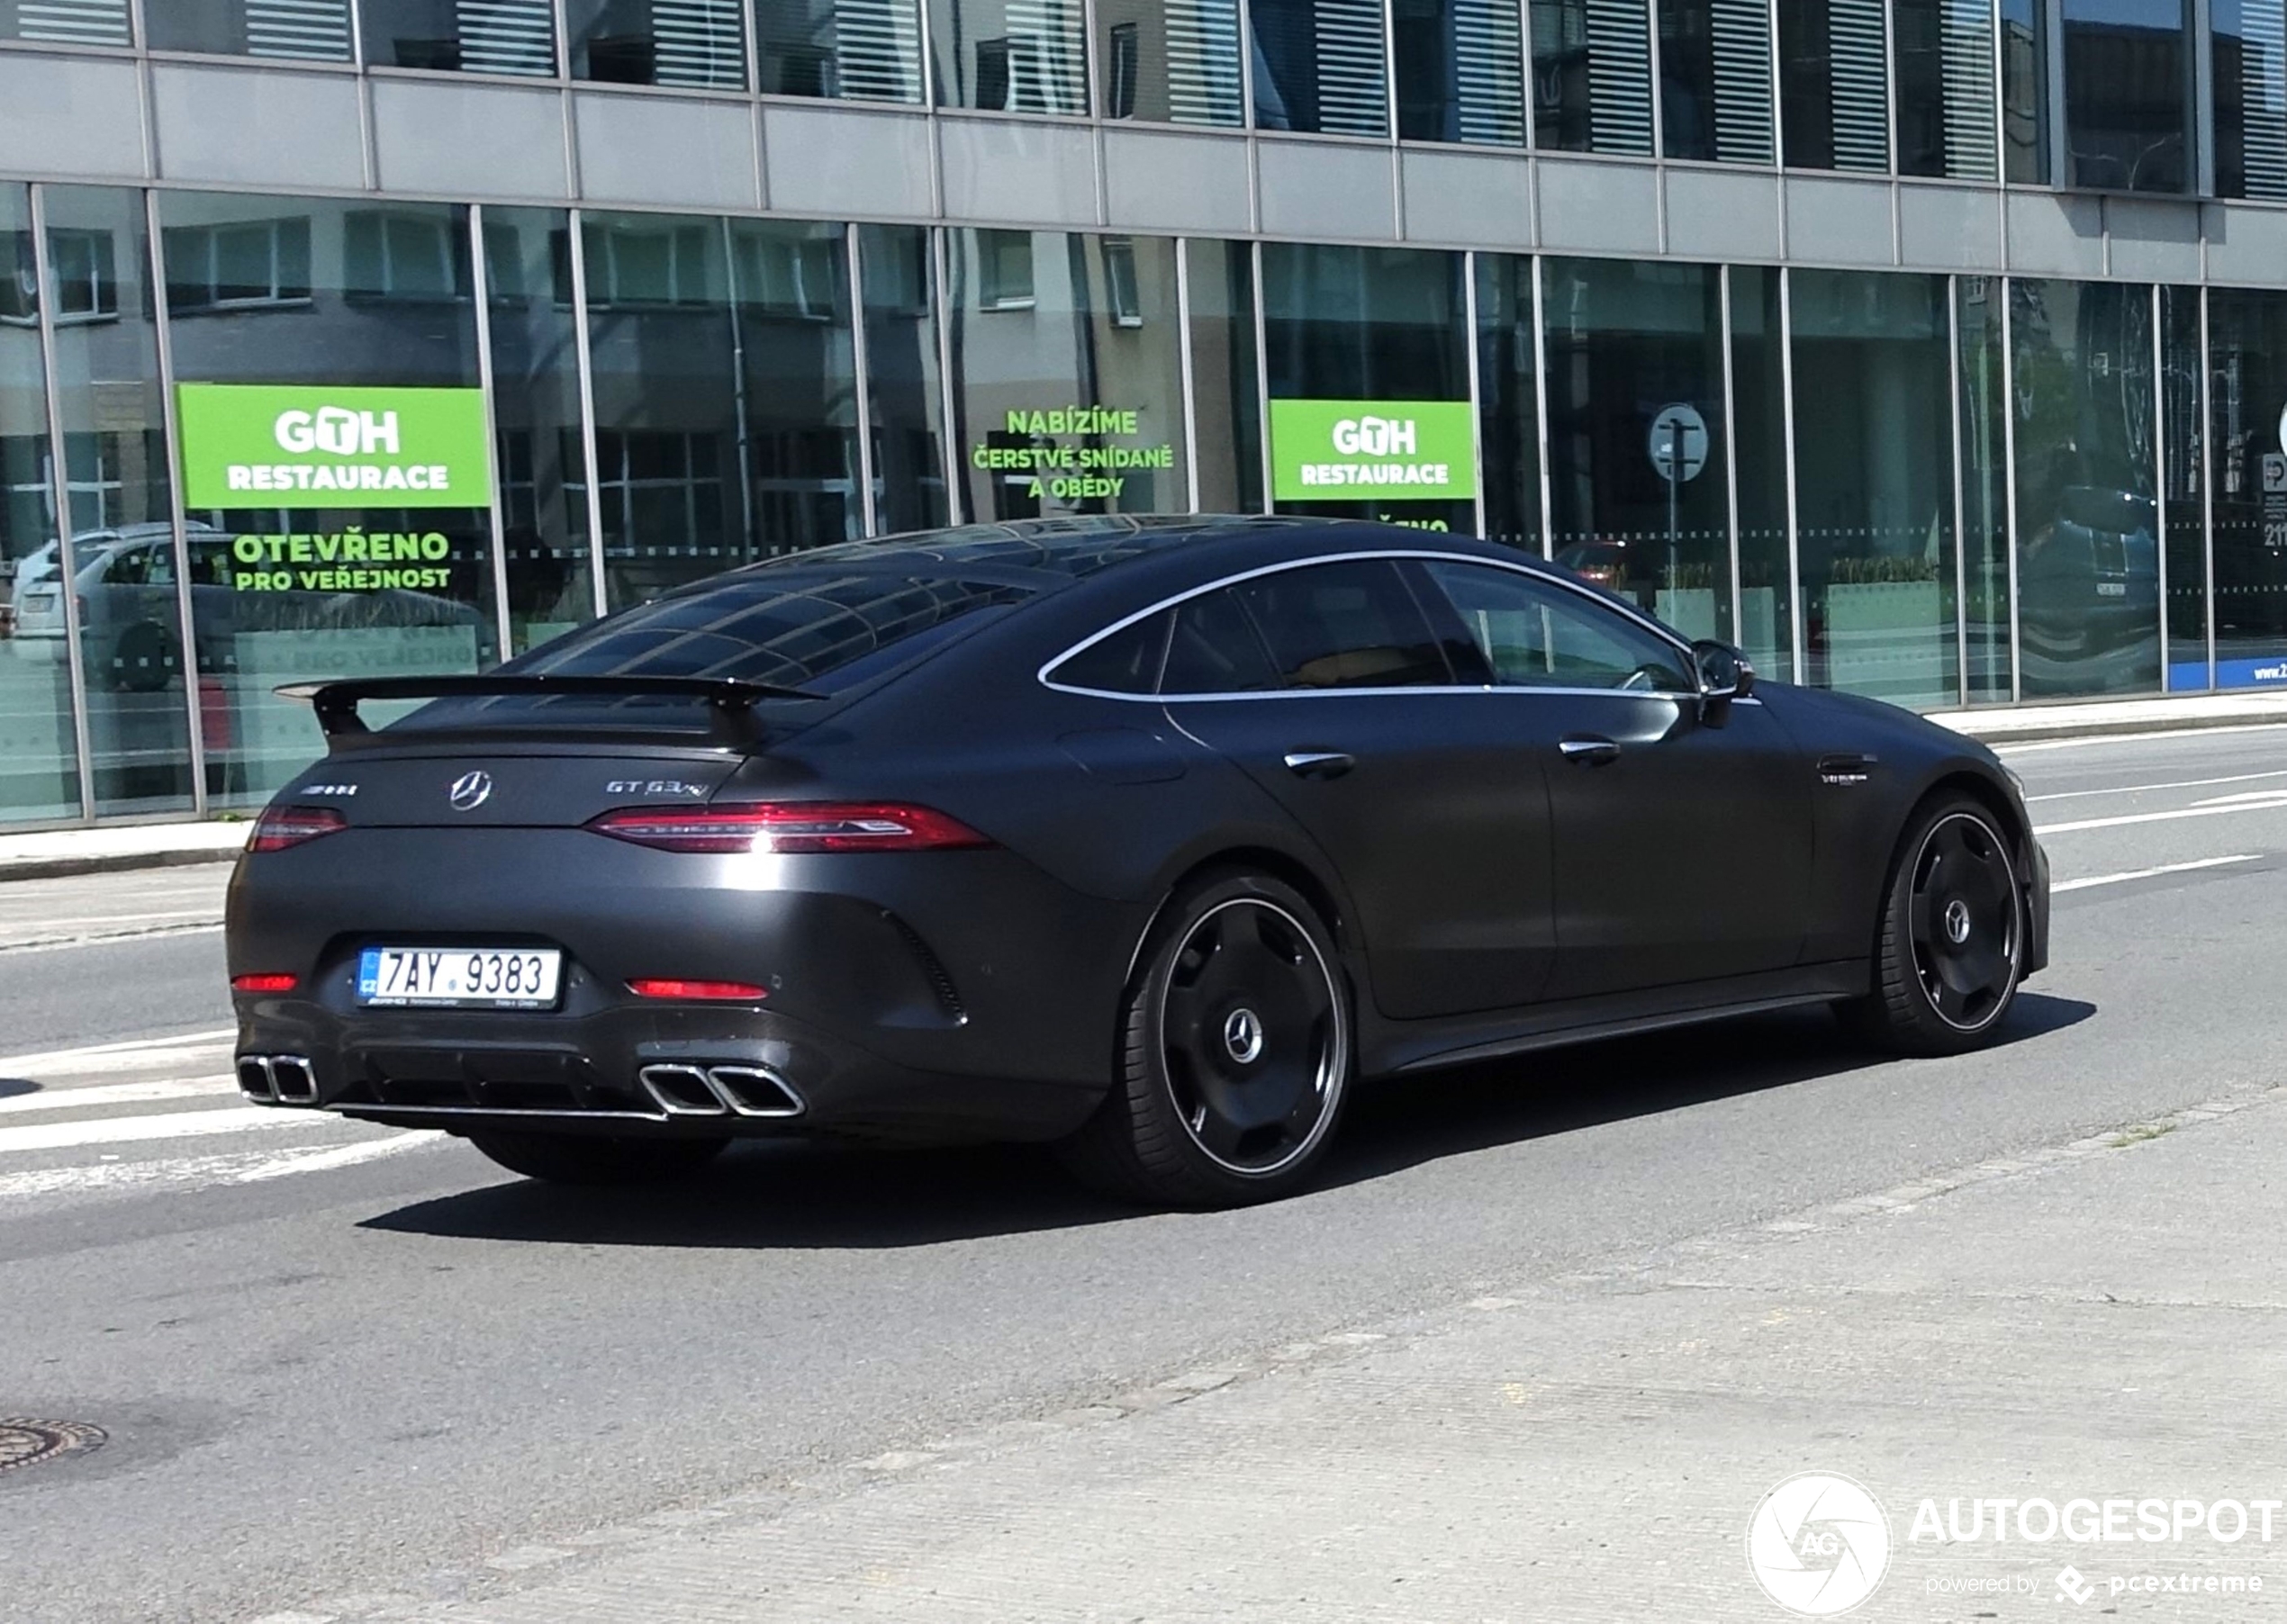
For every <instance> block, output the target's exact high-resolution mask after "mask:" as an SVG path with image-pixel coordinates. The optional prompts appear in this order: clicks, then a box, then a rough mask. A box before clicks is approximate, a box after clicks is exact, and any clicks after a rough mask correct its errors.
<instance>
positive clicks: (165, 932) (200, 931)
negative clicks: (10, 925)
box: [0, 924, 222, 953]
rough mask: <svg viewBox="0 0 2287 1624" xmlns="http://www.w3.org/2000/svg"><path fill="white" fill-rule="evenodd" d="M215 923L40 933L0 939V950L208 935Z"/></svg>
mask: <svg viewBox="0 0 2287 1624" xmlns="http://www.w3.org/2000/svg"><path fill="white" fill-rule="evenodd" d="M221 928H222V927H221V925H219V924H218V925H152V926H151V927H150V928H149V930H116V931H102V932H98V933H96V934H93V935H85V936H40V937H36V938H34V939H33V940H32V941H29V942H0V953H54V952H63V951H64V950H65V949H66V948H72V947H110V946H113V945H116V944H117V943H122V942H149V941H153V940H155V939H157V938H159V937H162V936H165V937H174V936H210V935H213V934H216V933H217V932H219V931H221Z"/></svg>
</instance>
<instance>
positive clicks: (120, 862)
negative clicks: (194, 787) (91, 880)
mask: <svg viewBox="0 0 2287 1624" xmlns="http://www.w3.org/2000/svg"><path fill="white" fill-rule="evenodd" d="M238 855H239V849H238V848H237V847H236V846H220V847H213V848H208V849H203V850H201V849H194V850H190V851H176V852H107V853H104V854H103V855H101V856H97V857H26V858H23V859H21V860H19V861H16V862H7V861H5V860H0V885H5V884H7V883H8V881H10V880H68V879H72V878H75V877H77V876H78V875H81V874H123V873H128V872H131V871H134V870H137V869H176V868H186V867H188V866H189V865H191V864H193V863H200V862H237V861H238Z"/></svg>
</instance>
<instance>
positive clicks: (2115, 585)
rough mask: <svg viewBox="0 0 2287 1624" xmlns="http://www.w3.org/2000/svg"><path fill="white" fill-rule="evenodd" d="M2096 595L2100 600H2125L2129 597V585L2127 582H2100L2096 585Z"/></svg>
mask: <svg viewBox="0 0 2287 1624" xmlns="http://www.w3.org/2000/svg"><path fill="white" fill-rule="evenodd" d="M2096 595H2097V596H2098V597H2100V598H2125V597H2127V596H2128V595H2129V583H2128V582H2125V581H2100V582H2097V583H2096Z"/></svg>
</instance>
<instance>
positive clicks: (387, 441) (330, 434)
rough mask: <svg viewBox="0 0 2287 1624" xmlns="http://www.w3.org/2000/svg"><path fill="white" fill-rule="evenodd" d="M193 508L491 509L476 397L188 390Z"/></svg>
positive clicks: (183, 391)
mask: <svg viewBox="0 0 2287 1624" xmlns="http://www.w3.org/2000/svg"><path fill="white" fill-rule="evenodd" d="M176 403H177V406H178V408H179V411H180V415H181V420H182V427H183V488H184V495H185V501H187V502H188V503H189V505H190V506H192V507H194V508H221V509H225V510H231V509H236V510H246V509H279V508H287V509H294V508H365V507H384V508H481V507H484V506H485V505H486V504H487V503H489V502H490V501H492V500H493V475H492V464H491V458H490V454H489V448H488V447H487V446H486V444H485V436H484V394H483V392H481V391H479V390H475V389H394V388H391V389H382V388H372V389H368V388H360V387H350V386H348V385H329V384H314V385H305V384H267V383H184V384H180V385H178V386H177V387H176Z"/></svg>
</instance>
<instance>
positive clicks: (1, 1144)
mask: <svg viewBox="0 0 2287 1624" xmlns="http://www.w3.org/2000/svg"><path fill="white" fill-rule="evenodd" d="M333 1121H339V1118H336V1117H331V1116H324V1115H321V1114H317V1113H315V1112H310V1111H294V1110H281V1109H279V1108H278V1107H277V1106H275V1105H239V1106H229V1105H226V1106H224V1107H223V1108H222V1109H221V1110H220V1111H171V1112H168V1113H167V1114H163V1115H158V1116H105V1117H98V1118H97V1119H96V1120H95V1121H94V1122H77V1123H26V1124H25V1125H24V1126H23V1127H21V1128H0V1155H5V1154H6V1153H7V1152H9V1151H16V1150H77V1148H78V1147H80V1146H81V1145H121V1144H133V1143H137V1142H140V1141H144V1140H152V1139H192V1138H196V1137H199V1136H202V1135H211V1134H216V1133H243V1132H248V1131H249V1130H250V1129H256V1128H292V1127H308V1126H311V1125H312V1124H314V1123H323V1122H333Z"/></svg>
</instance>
